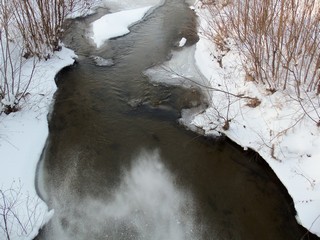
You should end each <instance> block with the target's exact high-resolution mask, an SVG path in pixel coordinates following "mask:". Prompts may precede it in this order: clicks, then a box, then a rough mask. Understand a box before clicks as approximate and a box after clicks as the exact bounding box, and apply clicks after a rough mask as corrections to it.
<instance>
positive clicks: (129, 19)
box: [92, 6, 151, 48]
mask: <svg viewBox="0 0 320 240" xmlns="http://www.w3.org/2000/svg"><path fill="white" fill-rule="evenodd" d="M150 8H151V6H148V7H143V8H138V9H133V10H126V11H120V12H116V13H111V14H107V15H105V16H103V17H101V18H100V19H98V20H96V21H95V22H93V23H92V30H93V36H92V39H93V41H94V43H95V44H96V46H97V48H99V47H101V46H102V45H103V43H104V42H105V41H106V40H108V39H110V38H115V37H119V36H123V35H125V34H127V33H129V32H130V31H129V26H131V25H132V24H134V23H135V22H137V21H139V20H141V19H142V18H143V17H144V16H145V14H146V13H147V12H148V11H149V10H150Z"/></svg>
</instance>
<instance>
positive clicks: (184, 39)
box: [179, 37, 187, 47]
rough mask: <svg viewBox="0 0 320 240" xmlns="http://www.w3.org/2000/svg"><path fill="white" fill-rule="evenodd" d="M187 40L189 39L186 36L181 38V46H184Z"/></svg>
mask: <svg viewBox="0 0 320 240" xmlns="http://www.w3.org/2000/svg"><path fill="white" fill-rule="evenodd" d="M186 42H187V39H186V38H184V37H183V38H181V40H180V42H179V47H183V46H184V45H185V44H186Z"/></svg>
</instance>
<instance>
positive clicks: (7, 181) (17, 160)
mask: <svg viewBox="0 0 320 240" xmlns="http://www.w3.org/2000/svg"><path fill="white" fill-rule="evenodd" d="M74 58H75V54H74V52H73V51H71V50H69V49H66V48H62V50H61V51H60V52H56V53H55V54H54V55H53V57H52V58H51V59H49V60H47V61H41V62H40V63H38V64H37V66H36V71H35V75H34V78H33V81H32V82H31V85H30V87H29V90H28V94H27V96H26V99H25V100H23V103H22V109H21V111H18V112H15V113H11V114H9V115H5V114H4V113H2V114H1V116H0V126H1V130H0V152H1V158H0V166H1V168H0V190H1V191H2V192H3V193H4V195H1V196H0V207H1V209H2V208H9V206H8V205H11V206H10V208H11V209H10V211H12V213H10V214H8V215H7V221H8V222H9V223H10V228H9V229H8V231H9V234H10V238H11V239H32V238H33V237H34V236H35V235H36V234H37V233H38V229H39V228H40V227H41V226H42V225H43V224H45V223H46V221H47V220H48V217H50V215H51V214H52V213H48V208H47V206H46V204H45V203H44V202H42V201H41V200H40V199H39V198H38V196H37V193H36V190H35V174H36V167H37V162H38V161H39V158H40V155H41V152H42V149H43V146H44V143H45V141H46V138H47V135H48V124H47V113H48V111H49V106H50V104H51V101H52V97H53V94H54V92H55V91H56V85H55V82H54V78H55V75H56V74H57V72H59V71H60V70H61V69H62V68H63V67H65V66H67V65H71V64H73V62H74ZM31 65H32V59H30V60H29V62H27V63H26V64H25V65H24V66H23V69H22V74H26V73H28V72H29V71H30V70H29V69H30V67H31ZM6 205H7V206H6ZM7 210H8V209H7ZM13 214H16V215H17V218H15V217H14V216H13ZM18 220H19V221H20V222H21V224H22V225H20V224H19V223H18ZM0 226H1V227H2V226H4V219H3V218H2V217H1V218H0ZM0 236H5V233H4V229H2V228H0ZM1 239H2V237H1Z"/></svg>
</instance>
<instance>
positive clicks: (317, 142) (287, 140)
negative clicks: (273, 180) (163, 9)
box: [190, 2, 320, 236]
mask: <svg viewBox="0 0 320 240" xmlns="http://www.w3.org/2000/svg"><path fill="white" fill-rule="evenodd" d="M194 9H195V11H196V13H197V14H198V16H199V21H200V29H206V27H207V25H206V24H207V22H206V19H207V16H208V15H207V14H206V12H205V7H203V6H201V4H200V2H198V4H197V5H196V6H195V8H194ZM217 55H218V50H217V49H216V48H215V46H214V45H213V44H212V42H210V41H208V39H206V38H205V37H203V36H202V37H201V33H200V41H199V42H198V43H197V45H196V51H195V60H196V64H197V67H198V69H199V71H200V72H201V73H202V74H203V76H205V78H206V79H207V80H208V82H209V85H207V88H206V91H208V92H210V94H209V95H210V105H209V107H208V108H207V109H206V110H205V111H203V112H201V113H199V114H196V115H195V116H194V117H193V118H192V119H191V120H190V123H191V124H192V125H193V126H196V127H197V128H198V129H199V128H200V129H202V130H203V131H204V133H205V135H210V136H221V135H226V136H227V137H228V138H230V139H231V140H232V141H234V142H236V143H237V144H239V145H240V146H242V147H243V148H244V150H246V149H252V150H254V151H256V152H257V153H259V155H260V156H261V157H262V158H263V159H265V160H266V162H267V163H268V164H269V166H270V167H271V168H272V169H273V171H274V172H275V173H276V175H277V176H278V178H279V179H280V181H281V182H282V183H283V184H284V186H285V187H286V188H287V190H288V193H289V194H290V195H291V197H292V198H293V201H294V205H295V209H296V211H297V217H296V218H297V221H298V222H299V223H300V224H301V225H303V226H304V227H305V228H306V229H308V230H309V231H310V232H312V233H314V234H316V235H318V236H320V174H319V169H320V161H319V158H320V152H319V149H320V130H319V127H318V126H317V125H316V124H315V122H314V121H313V120H312V119H310V117H309V116H308V115H307V114H306V113H305V109H302V108H301V106H300V104H299V103H298V102H297V101H296V100H294V99H293V98H292V97H291V96H290V94H288V92H285V91H277V92H275V93H273V94H270V92H268V91H267V90H266V89H265V86H261V85H257V84H254V83H253V82H252V81H251V82H250V81H247V80H246V78H245V73H244V70H243V69H242V67H241V65H240V64H239V63H240V62H241V60H240V57H239V54H238V53H237V51H236V50H235V49H232V50H231V51H230V52H228V53H227V54H226V55H225V56H224V57H223V58H222V62H223V67H221V62H219V61H217V59H216V58H215V57H214V56H217ZM230 93H231V94H230ZM236 96H248V97H250V98H251V99H248V98H241V97H236ZM313 97H314V98H315V100H316V99H319V96H312V98H313ZM316 101H317V100H316ZM317 109H319V107H317ZM314 110H315V109H314V106H313V107H312V106H309V108H308V109H307V111H308V112H309V114H310V115H311V116H312V115H315V119H316V112H315V111H314Z"/></svg>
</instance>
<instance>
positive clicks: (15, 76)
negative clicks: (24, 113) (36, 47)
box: [0, 1, 36, 114]
mask: <svg viewBox="0 0 320 240" xmlns="http://www.w3.org/2000/svg"><path fill="white" fill-rule="evenodd" d="M13 15H14V14H13V9H12V8H11V6H10V4H7V3H4V1H0V25H1V31H0V112H5V113H7V114H9V113H10V112H15V111H17V110H18V109H19V103H20V101H21V99H22V98H23V97H24V96H25V95H26V94H27V90H28V88H29V85H30V83H31V80H32V78H33V75H34V71H35V67H36V60H35V59H33V64H32V66H31V67H30V68H29V70H30V71H29V72H28V75H27V76H24V75H23V74H22V67H23V66H24V64H25V62H26V59H24V58H23V57H22V52H23V47H21V46H20V45H19V37H18V36H17V35H16V34H15V32H14V31H13V30H12V29H13V28H12V24H13V23H14V16H13Z"/></svg>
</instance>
